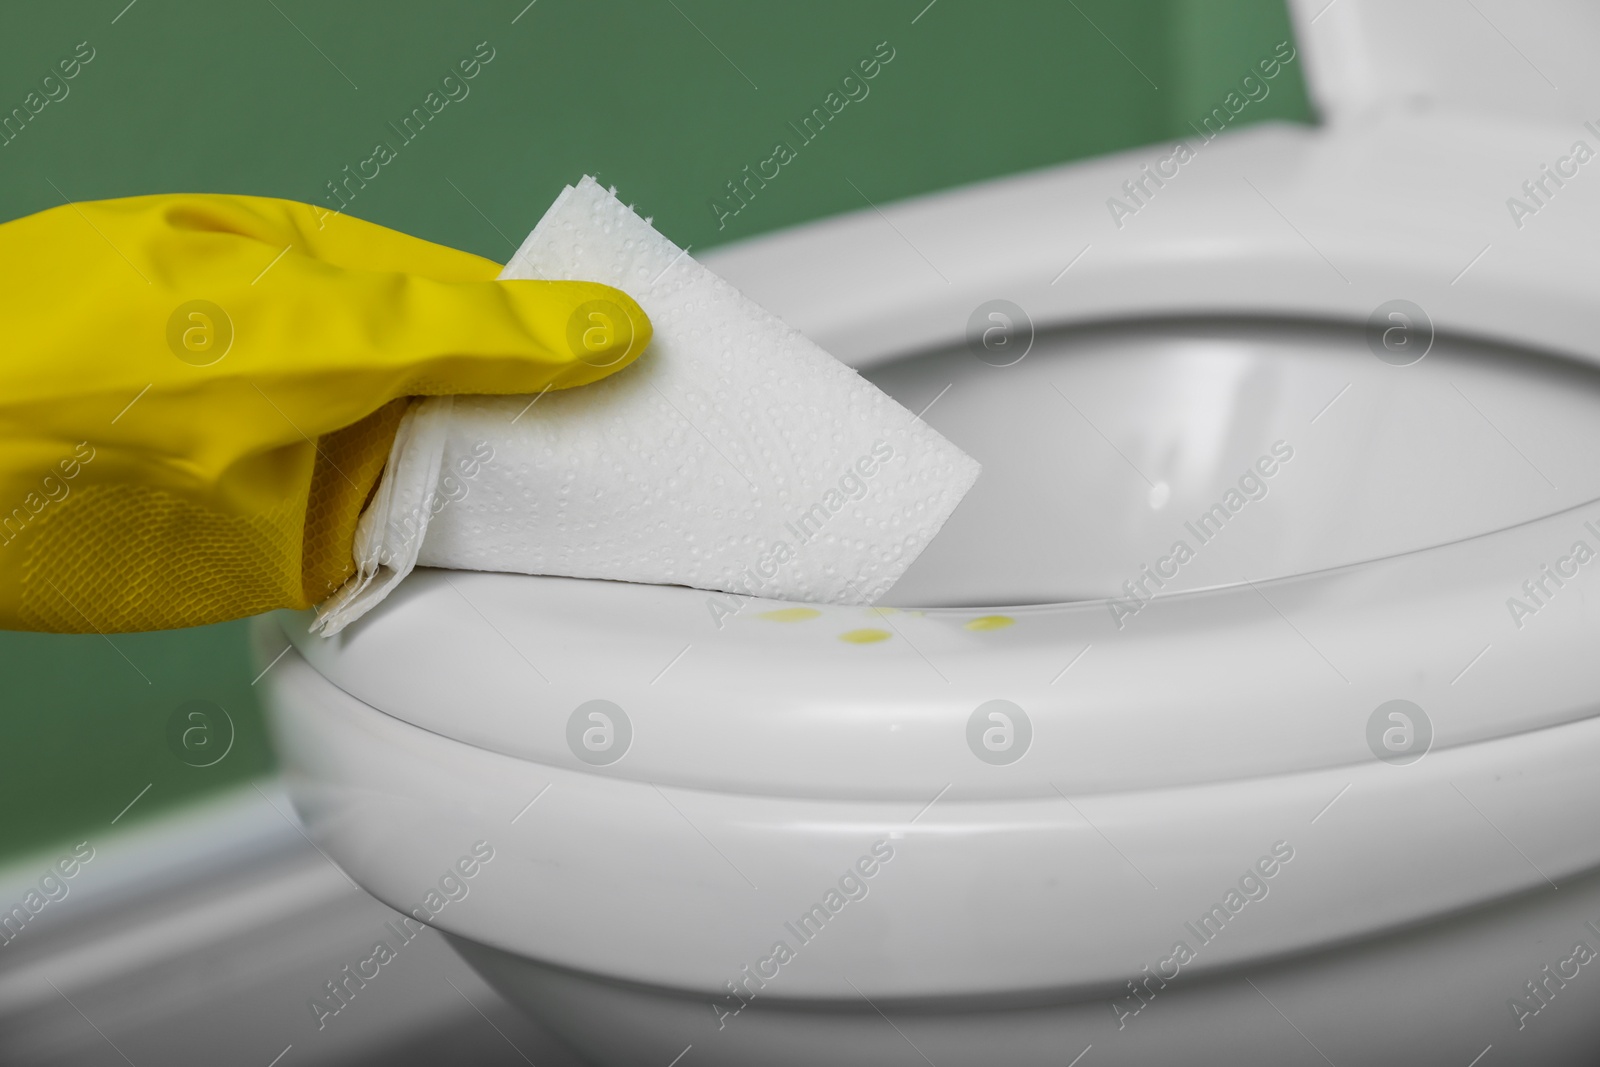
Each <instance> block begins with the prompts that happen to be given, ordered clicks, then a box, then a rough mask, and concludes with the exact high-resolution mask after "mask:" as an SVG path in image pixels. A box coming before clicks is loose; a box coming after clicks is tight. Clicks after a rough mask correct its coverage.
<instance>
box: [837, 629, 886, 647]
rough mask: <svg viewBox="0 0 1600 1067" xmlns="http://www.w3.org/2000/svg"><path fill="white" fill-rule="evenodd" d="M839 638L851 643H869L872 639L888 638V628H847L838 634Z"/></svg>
mask: <svg viewBox="0 0 1600 1067" xmlns="http://www.w3.org/2000/svg"><path fill="white" fill-rule="evenodd" d="M839 640H841V641H849V642H850V643H851V644H852V645H870V644H872V643H873V642H874V641H887V640H889V631H888V630H849V631H846V632H845V633H842V634H840V635H839Z"/></svg>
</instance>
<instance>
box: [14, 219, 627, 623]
mask: <svg viewBox="0 0 1600 1067" xmlns="http://www.w3.org/2000/svg"><path fill="white" fill-rule="evenodd" d="M498 273H499V267H498V266H497V265H496V264H494V263H492V262H490V261H488V260H486V259H481V258H479V257H477V256H474V255H469V254H468V253H465V252H460V251H456V250H454V249H450V248H444V247H442V246H440V245H436V244H432V243H430V242H428V241H423V240H420V239H418V238H415V237H408V236H406V235H405V234H401V233H397V232H395V231H393V230H388V229H385V228H383V227H381V226H376V225H373V224H371V223H367V222H362V221H360V220H358V219H353V218H349V217H347V216H338V215H333V214H330V213H329V212H326V211H323V210H322V209H320V208H313V207H311V206H309V205H306V204H299V203H295V202H293V201H288V200H274V199H268V198H264V197H248V196H211V195H178V196H145V197H133V198H129V199H124V200H106V201H100V202H95V203H80V204H69V205H64V206H62V207H58V208H52V209H51V210H49V211H43V212H40V213H39V214H37V215H31V216H28V217H27V218H22V219H18V220H16V221H14V222H9V223H6V224H4V225H0V338H3V342H0V343H3V346H4V347H3V349H0V628H6V629H29V630H55V631H68V632H94V631H99V632H102V633H111V632H115V631H126V630H151V629H165V628H170V627H177V626H193V625H198V624H200V623H208V622H216V621H220V620H223V619H231V618H238V617H240V616H244V615H252V614H256V613H258V612H262V611H267V610H270V609H272V608H280V607H302V608H303V607H307V606H309V605H311V604H314V603H317V602H318V601H320V600H322V599H323V598H325V597H326V596H327V595H328V594H329V593H331V592H333V590H335V589H336V588H338V586H339V585H340V584H341V583H342V582H343V581H344V580H345V578H346V577H347V576H348V575H349V574H350V573H351V571H352V569H353V565H352V562H351V558H350V545H351V540H352V538H353V536H354V531H355V525H356V519H357V517H358V516H359V514H360V511H361V508H362V506H363V505H364V504H365V502H366V500H367V499H368V497H369V495H370V494H371V492H372V490H373V488H374V487H375V485H376V483H377V480H378V476H379V474H380V473H381V472H382V470H383V464H384V460H385V459H386V457H387V455H388V452H389V448H390V444H391V442H392V441H393V439H394V434H395V429H396V427H397V426H398V424H399V421H400V417H401V415H403V414H404V411H405V408H406V405H407V403H408V401H407V400H405V399H404V398H406V397H412V396H421V395H438V394H449V393H538V392H540V391H541V390H543V389H545V388H547V387H548V388H554V389H562V388H566V387H569V386H575V385H583V384H585V383H587V382H591V381H594V380H596V379H598V378H601V377H604V376H605V375H607V374H609V373H611V372H613V371H615V370H618V369H620V368H621V367H623V366H625V365H626V364H627V363H629V362H630V361H631V360H632V359H634V358H635V357H636V356H637V355H638V354H639V352H640V351H642V350H643V348H644V346H645V344H646V343H647V342H648V341H649V338H650V324H649V321H648V320H647V319H646V317H645V315H644V312H643V311H641V310H640V309H639V306H638V305H637V304H635V303H634V302H633V301H632V300H631V299H630V298H629V297H628V296H626V295H625V294H623V293H621V292H619V291H617V290H615V289H611V288H609V287H606V286H602V285H596V284H590V283H586V282H542V281H505V282H500V281H495V280H494V278H495V276H496V274H498ZM597 309H598V312H599V314H598V316H597V314H596V312H597ZM613 320H615V321H613ZM596 324H600V325H602V326H603V327H604V328H598V329H597V328H595V325H596Z"/></svg>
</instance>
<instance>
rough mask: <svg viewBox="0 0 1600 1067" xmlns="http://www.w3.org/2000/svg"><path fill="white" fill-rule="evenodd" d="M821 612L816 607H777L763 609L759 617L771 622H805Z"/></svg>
mask: <svg viewBox="0 0 1600 1067" xmlns="http://www.w3.org/2000/svg"><path fill="white" fill-rule="evenodd" d="M821 614H822V612H820V611H818V610H817V609H816V608H778V609H777V610H776V611H763V612H762V613H761V617H762V618H763V619H771V620H772V621H773V622H805V621H806V620H807V619H815V618H816V617H817V616H819V615H821Z"/></svg>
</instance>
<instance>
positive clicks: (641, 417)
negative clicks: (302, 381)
mask: <svg viewBox="0 0 1600 1067" xmlns="http://www.w3.org/2000/svg"><path fill="white" fill-rule="evenodd" d="M501 277H502V278H548V279H574V280H583V281H593V282H602V283H604V284H607V285H611V286H614V287H616V288H618V289H621V290H622V291H624V292H626V293H627V294H629V295H630V296H632V297H633V298H634V299H635V300H636V301H637V302H638V303H639V306H640V307H642V308H644V310H645V313H646V314H648V315H649V316H650V322H651V325H652V327H653V331H654V337H653V339H652V341H651V342H650V347H649V349H648V350H647V351H646V352H645V353H644V354H643V355H642V356H641V357H640V358H639V359H638V360H637V361H635V362H634V363H633V364H632V365H631V366H629V367H627V368H625V369H623V370H621V371H619V372H617V373H616V374H613V375H611V376H610V377H608V378H605V379H603V380H601V381H599V382H596V383H594V384H591V385H586V386H583V387H581V388H576V389H571V390H562V391H558V392H551V393H549V394H547V395H539V396H509V397H507V396H502V397H491V396H461V397H454V398H450V397H441V398H432V399H428V400H424V401H422V402H421V403H419V404H417V405H415V406H414V407H413V408H412V410H411V411H410V412H409V413H408V414H407V416H406V418H405V420H404V422H403V424H402V426H401V430H400V432H399V434H398V435H397V436H396V439H395V444H394V448H393V450H392V452H391V453H390V456H389V461H388V465H387V466H386V467H385V469H384V473H383V478H382V481H381V483H380V487H379V490H378V492H377V494H376V495H375V496H374V499H373V501H372V503H371V504H370V505H369V506H368V508H367V510H366V511H365V512H364V513H363V515H362V518H361V523H360V527H359V529H358V531H357V535H356V544H355V557H356V563H357V566H358V572H357V574H356V576H355V577H354V578H352V579H351V580H350V582H349V583H347V584H346V585H345V586H344V587H343V588H341V589H340V590H339V591H338V592H337V593H336V594H335V595H334V596H333V597H332V598H331V599H330V600H329V601H328V602H327V603H326V604H325V605H324V608H323V611H322V613H321V614H320V615H319V617H318V620H317V624H316V625H317V627H318V628H319V629H320V630H321V631H322V632H323V633H325V634H333V633H336V632H338V631H339V630H340V629H342V628H343V627H345V626H346V625H348V624H349V623H350V622H352V621H354V620H355V619H356V618H359V617H360V616H361V615H362V614H364V613H365V612H366V611H368V610H369V609H370V608H371V607H373V606H374V605H375V604H376V603H377V602H378V601H379V600H381V599H383V597H384V596H386V595H387V594H388V592H389V591H390V590H391V589H392V588H393V587H394V585H395V584H396V583H397V582H399V580H400V579H401V578H403V577H405V575H406V574H407V573H409V572H410V570H411V568H412V567H413V566H429V567H450V568H456V569H464V570H487V571H513V572H517V573H523V574H553V575H569V576H573V577H579V578H610V579H616V580H621V581H631V582H650V583H657V584H672V585H687V586H693V587H696V588H701V589H713V590H722V591H726V592H732V593H741V594H747V595H752V596H761V597H773V598H779V599H787V600H801V601H815V602H829V603H846V604H848V603H870V602H872V601H873V600H875V599H877V598H878V597H879V596H881V595H883V593H885V592H886V591H887V590H888V589H889V587H890V586H891V585H893V584H894V582H895V581H896V580H897V579H898V578H899V577H900V575H901V574H902V573H903V572H904V571H905V569H906V567H907V566H909V565H910V563H911V561H912V560H914V559H915V558H916V557H917V555H918V553H920V552H921V551H922V549H923V548H924V547H926V546H927V544H928V542H929V541H931V540H932V539H933V536H934V534H935V533H937V532H938V530H939V527H940V526H942V525H943V524H944V521H945V520H946V519H947V518H949V516H950V513H951V512H952V511H954V510H955V507H956V505H957V504H958V503H960V501H961V498H962V496H963V495H965V494H966V492H967V490H968V489H969V488H971V486H972V483H973V481H974V480H975V479H976V478H977V476H978V464H977V462H976V461H974V460H973V459H971V458H970V457H968V456H966V455H965V454H963V453H962V452H961V451H960V450H959V449H957V448H956V447H955V446H954V445H952V444H951V443H950V442H949V441H946V440H945V439H944V438H943V437H941V436H940V435H939V434H937V433H935V432H934V431H933V430H932V429H930V428H929V427H928V426H927V424H926V423H924V422H923V421H922V420H921V419H919V418H918V417H917V416H915V415H913V414H912V413H911V412H909V411H907V410H906V409H905V408H903V407H901V406H900V405H899V404H898V403H896V402H895V401H894V400H892V399H890V398H889V397H888V396H887V395H886V394H884V393H883V392H882V391H880V390H879V389H878V388H877V387H876V386H874V385H872V384H871V383H870V382H868V381H866V380H865V379H864V378H862V377H861V376H860V375H859V374H857V373H856V372H855V371H853V370H851V369H850V368H849V367H847V366H845V365H844V364H843V363H840V362H839V361H838V360H836V359H834V358H833V357H832V356H830V355H828V353H826V352H824V351H823V350H822V349H821V348H819V347H817V346H816V345H815V344H813V343H812V342H811V341H809V340H808V339H807V338H805V337H804V336H803V335H802V334H800V332H799V331H797V330H794V329H792V328H790V327H789V326H787V325H785V324H784V323H783V322H782V321H781V320H779V319H778V318H777V317H776V316H775V315H772V314H771V313H769V312H767V311H766V310H764V309H763V308H761V307H759V306H758V305H756V304H755V303H754V302H752V301H750V300H749V299H747V298H745V297H744V296H743V295H742V294H740V293H739V292H738V291H737V290H736V289H734V288H733V286H731V285H729V284H728V283H727V282H725V281H723V280H722V279H721V278H719V277H717V276H716V275H715V274H713V273H712V272H711V271H709V270H707V269H706V268H705V267H703V266H701V265H700V264H698V263H696V262H695V261H694V260H693V259H690V258H689V257H688V255H686V254H685V252H684V250H683V249H681V248H679V247H678V246H676V245H674V244H673V243H672V242H671V241H668V240H667V239H666V238H665V237H662V236H661V235H660V234H658V233H657V232H656V231H655V230H654V229H653V228H652V227H651V226H650V223H649V221H648V220H645V219H641V218H639V216H637V215H636V214H634V213H633V211H632V210H631V209H630V208H629V207H628V206H627V205H625V204H623V203H622V202H621V201H619V200H618V199H617V198H616V197H615V196H614V195H612V194H611V193H608V192H607V191H606V190H605V189H604V188H602V187H601V186H600V185H599V184H598V183H597V182H595V180H594V179H593V178H588V177H586V178H584V179H583V180H582V181H581V182H579V183H578V185H577V186H576V187H574V186H568V187H567V188H566V189H564V190H563V191H562V193H561V195H560V196H559V197H557V198H556V201H555V203H554V204H552V205H551V206H550V210H549V211H547V212H546V213H545V215H544V217H543V218H542V219H540V220H539V224H538V225H537V226H536V227H534V230H533V232H532V233H531V234H529V235H528V239H527V240H526V241H524V242H523V244H522V247H521V248H519V249H518V250H517V253H516V255H514V256H513V257H512V258H511V262H510V263H509V264H507V265H506V268H505V270H504V271H503V272H502V273H501ZM618 310H620V309H618ZM593 321H594V322H595V323H596V324H597V325H596V326H595V327H594V328H611V327H614V326H617V325H618V324H615V323H610V322H608V321H607V320H606V319H605V318H604V317H600V318H595V319H594V320H593ZM586 325H587V323H579V324H577V325H575V327H574V330H572V331H569V333H570V334H571V335H572V337H573V339H574V344H577V343H580V339H581V333H582V329H583V328H584V326H586ZM621 326H622V328H626V325H625V324H621Z"/></svg>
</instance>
